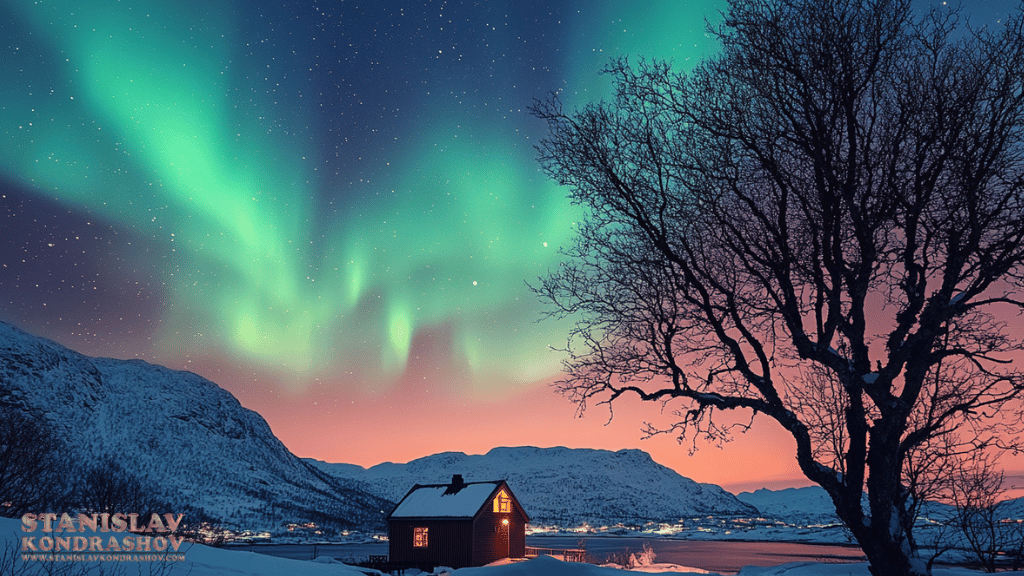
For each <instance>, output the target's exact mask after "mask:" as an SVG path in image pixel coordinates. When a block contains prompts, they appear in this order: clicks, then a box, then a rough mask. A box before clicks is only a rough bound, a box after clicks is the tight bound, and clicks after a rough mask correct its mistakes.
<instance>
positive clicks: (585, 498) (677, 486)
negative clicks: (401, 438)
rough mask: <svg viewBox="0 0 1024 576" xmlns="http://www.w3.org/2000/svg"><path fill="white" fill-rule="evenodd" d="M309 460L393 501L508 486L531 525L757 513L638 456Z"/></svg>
mask: <svg viewBox="0 0 1024 576" xmlns="http://www.w3.org/2000/svg"><path fill="white" fill-rule="evenodd" d="M309 462H311V463H313V464H315V465H316V466H317V467H319V468H320V469H321V470H324V471H325V472H329V473H331V474H333V475H335V476H337V477H339V478H347V479H352V480H358V481H361V482H363V483H364V486H365V487H366V489H367V490H370V491H372V492H374V493H375V494H377V495H379V496H381V497H383V498H386V499H388V500H394V501H398V500H400V499H401V498H402V496H404V495H405V493H406V492H408V490H409V489H410V488H412V486H413V485H414V484H440V483H446V482H450V481H451V478H452V475H453V474H461V475H463V477H464V478H465V480H466V481H467V482H471V481H474V480H507V481H508V484H509V487H511V488H512V491H513V492H514V493H515V495H516V497H517V498H518V499H519V501H520V503H521V504H522V505H523V507H524V508H526V511H527V513H528V514H529V515H530V519H531V524H534V525H538V524H555V525H559V526H577V525H580V524H582V523H584V522H586V523H589V524H592V525H612V524H617V523H625V524H643V523H646V522H649V521H655V522H677V521H679V520H680V519H686V518H695V517H702V516H708V515H747V514H756V513H757V511H756V510H754V509H753V508H752V507H750V506H748V505H746V504H744V503H742V502H740V501H739V500H737V499H736V497H735V496H733V495H732V494H730V493H728V492H726V491H725V490H723V489H722V488H721V487H719V486H716V485H713V484H698V483H697V482H694V481H693V480H690V479H688V478H685V477H683V476H680V475H679V474H678V473H676V472H675V471H673V470H671V469H670V468H666V467H665V466H662V465H660V464H658V463H657V462H655V461H654V460H652V459H651V457H650V455H649V454H647V453H646V452H643V451H641V450H619V451H618V452H611V451H608V450H594V449H585V448H561V447H559V448H534V447H518V448H494V449H493V450H491V451H490V452H488V453H487V454H483V455H467V454H463V453H462V452H445V453H442V454H435V455H433V456H427V457H424V458H420V459H418V460H413V461H412V462H409V463H408V464H393V463H390V462H388V463H384V464H378V465H377V466H373V467H371V468H369V469H365V468H362V467H359V466H353V465H351V464H328V463H324V462H320V461H317V460H309Z"/></svg>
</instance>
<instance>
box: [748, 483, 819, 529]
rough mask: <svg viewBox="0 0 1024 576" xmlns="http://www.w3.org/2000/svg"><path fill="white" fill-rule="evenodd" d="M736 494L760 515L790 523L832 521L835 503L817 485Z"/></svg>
mask: <svg viewBox="0 0 1024 576" xmlns="http://www.w3.org/2000/svg"><path fill="white" fill-rule="evenodd" d="M736 497H737V498H738V499H739V500H740V501H741V502H744V503H746V504H749V505H751V506H753V507H754V508H757V509H758V510H760V512H761V514H762V515H763V516H766V517H768V518H772V519H775V520H781V521H783V522H785V523H787V524H790V525H808V524H835V523H838V522H839V517H838V516H836V508H835V505H834V504H832V500H831V499H830V498H829V496H828V493H827V492H825V489H824V488H822V487H821V486H807V487H804V488H785V489H783V490H769V489H767V488H761V489H760V490H755V491H753V492H741V493H739V494H737V495H736Z"/></svg>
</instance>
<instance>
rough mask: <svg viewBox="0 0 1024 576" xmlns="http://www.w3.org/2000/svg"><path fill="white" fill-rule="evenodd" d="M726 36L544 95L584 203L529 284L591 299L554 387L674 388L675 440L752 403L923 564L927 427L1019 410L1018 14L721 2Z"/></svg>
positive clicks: (561, 302)
mask: <svg viewBox="0 0 1024 576" xmlns="http://www.w3.org/2000/svg"><path fill="white" fill-rule="evenodd" d="M712 32H713V33H714V34H716V35H717V37H718V38H719V40H720V41H721V44H722V49H721V51H720V52H719V54H718V55H716V56H715V57H713V58H710V59H708V60H706V61H705V62H703V63H701V64H700V65H698V66H697V67H696V68H695V69H694V70H693V71H692V72H691V73H689V74H684V73H680V72H676V71H673V70H672V69H671V67H670V66H669V65H668V64H666V63H662V62H641V63H640V64H638V65H635V66H634V65H631V64H629V63H628V62H627V61H626V60H625V59H622V60H618V61H614V62H612V63H611V64H610V65H609V67H608V69H607V72H608V73H609V74H610V75H612V77H613V78H614V79H615V81H616V85H617V90H616V94H615V97H614V99H613V100H612V101H610V102H602V103H593V104H590V105H587V106H585V107H583V108H582V109H579V110H576V111H572V112H567V111H565V110H564V109H563V106H562V103H561V102H560V100H559V99H558V97H557V96H552V97H551V98H550V99H548V100H546V101H542V102H538V103H537V104H536V105H535V106H534V113H535V115H537V116H538V117H539V118H541V119H543V120H546V121H547V123H548V127H549V136H548V137H547V138H546V139H545V140H544V141H542V143H541V144H540V145H539V146H538V149H539V159H540V162H541V164H542V166H543V168H544V169H545V171H546V172H547V174H548V175H549V176H550V177H551V178H553V179H554V180H555V181H557V182H558V183H559V184H561V185H564V186H567V187H568V188H569V190H570V195H571V198H572V199H573V200H574V201H575V202H576V203H578V204H579V205H581V206H583V207H584V208H585V209H586V210H587V218H586V220H585V221H584V222H583V223H582V224H581V225H580V228H579V234H578V237H577V238H578V239H577V241H576V243H575V244H574V245H573V246H571V247H569V248H567V249H566V250H565V254H566V256H567V258H566V260H565V262H564V263H563V264H562V265H561V266H560V267H559V268H558V269H557V270H554V271H553V272H551V273H550V274H549V275H548V276H547V277H546V278H543V279H541V280H540V283H539V284H537V285H536V286H535V287H534V289H535V290H536V291H537V292H538V294H539V295H540V296H541V297H542V298H543V299H545V300H546V301H548V302H549V303H550V304H551V305H552V311H551V313H552V314H553V315H565V316H571V317H573V318H575V319H576V320H577V323H576V324H575V327H574V328H573V329H572V331H571V335H570V339H569V344H568V346H567V352H568V354H567V360H566V372H567V376H566V378H565V379H564V380H563V381H562V382H560V383H559V385H558V386H559V389H560V390H561V391H562V392H563V393H564V394H566V395H568V396H569V397H570V398H572V399H573V400H574V401H576V402H577V403H579V406H580V409H581V410H583V409H585V408H586V406H587V405H588V403H590V402H592V401H598V402H603V403H612V402H614V401H616V399H618V398H620V397H622V396H623V395H626V394H635V395H637V396H638V397H640V398H641V399H643V400H647V401H653V402H660V403H673V407H674V409H675V414H676V415H677V420H676V421H675V422H674V423H673V424H672V425H671V426H670V427H669V429H668V430H665V429H664V427H662V428H661V429H662V430H663V431H669V430H671V431H674V432H676V433H678V434H679V435H680V438H681V439H682V438H692V437H695V436H704V437H710V438H712V439H715V438H720V437H722V436H723V435H726V434H728V433H729V431H730V430H729V427H728V426H726V425H723V424H722V422H721V419H720V418H718V417H717V416H718V414H719V412H721V411H723V410H742V411H746V412H748V413H752V414H763V415H765V416H767V417H769V418H771V419H773V420H775V421H776V422H778V423H779V425H781V426H782V428H784V429H785V430H787V431H788V432H789V433H790V434H791V435H792V437H793V438H794V439H795V441H796V460H797V463H798V465H799V467H800V469H801V470H802V472H803V473H804V474H805V475H806V476H807V478H809V479H810V480H812V481H814V482H816V483H818V484H820V485H821V486H822V487H823V488H824V489H825V490H826V491H827V492H828V494H829V495H830V497H831V499H832V501H833V503H834V504H835V506H836V512H837V514H838V515H839V517H840V518H841V519H842V520H843V522H844V523H845V524H846V526H847V527H848V528H849V530H850V531H851V533H852V534H853V536H854V537H855V538H856V539H857V541H858V543H859V544H860V545H861V547H862V549H863V550H864V552H865V554H866V555H867V557H868V559H869V562H870V564H871V570H872V573H873V574H875V575H876V576H883V575H890V574H891V575H897V574H899V575H905V574H921V573H927V572H928V571H929V568H928V566H927V565H926V563H925V562H924V561H923V560H922V559H921V558H920V556H919V554H918V553H917V551H916V550H915V544H914V540H913V535H912V530H913V515H912V510H910V508H911V507H912V506H913V505H914V503H915V502H917V501H918V499H917V498H915V497H914V490H917V489H919V488H921V487H923V486H925V483H923V482H922V480H923V479H925V477H926V474H927V471H928V470H929V466H933V465H935V463H934V462H933V463H932V464H928V460H929V458H922V456H924V455H925V454H926V452H927V451H925V450H924V448H925V447H931V446H942V445H943V442H945V440H944V439H948V441H949V442H950V444H949V448H950V449H951V450H953V451H954V452H957V451H965V450H968V449H978V448H982V447H1000V446H1004V447H1005V446H1007V445H1013V444H1015V442H1016V440H1015V434H1016V432H1018V431H1019V429H1020V425H1019V423H1020V422H1021V419H1020V418H1019V416H1010V417H1008V418H997V417H996V416H997V414H999V413H1002V414H1003V415H1006V414H1015V415H1017V414H1019V411H1020V408H1021V403H1020V401H1019V397H1020V395H1021V391H1022V387H1021V386H1022V383H1024V382H1022V374H1021V372H1020V370H1019V368H1017V367H1016V366H1015V365H1014V363H1013V362H1012V361H1011V360H1012V353H1013V352H1014V350H1015V349H1018V348H1019V343H1018V342H1016V341H1015V340H1014V339H1013V338H1012V337H1011V335H1010V334H1009V332H1008V331H1007V330H1006V326H1005V325H1004V323H1003V322H1002V321H1001V320H1000V318H1003V317H1008V316H1010V315H1011V314H1012V313H1014V312H1019V311H1020V310H1021V308H1022V305H1024V302H1022V301H1021V300H1020V299H1019V298H1018V297H1017V296H1016V294H1017V291H1018V290H1019V289H1020V288H1021V281H1022V280H1024V278H1022V273H1024V268H1022V260H1024V245H1022V242H1024V156H1022V154H1024V146H1022V130H1024V35H1022V27H1021V19H1020V17H1014V18H1012V19H1011V20H1010V21H1008V22H1006V23H1004V25H1002V26H1001V27H1000V28H999V29H998V30H989V29H981V30H977V29H971V28H970V27H969V26H965V25H964V23H963V22H962V21H961V20H960V19H959V17H958V14H957V12H956V11H955V10H945V9H943V10H937V11H933V12H930V13H926V14H923V15H917V13H916V12H915V11H914V10H912V8H911V3H910V0H836V1H834V2H819V1H814V0H774V1H773V0H730V2H729V9H728V12H727V13H726V17H725V20H724V24H723V25H722V26H721V27H719V28H716V29H712ZM958 432H963V433H962V434H958ZM958 438H960V439H963V440H962V441H961V440H956V439H958ZM915 475H916V476H915ZM865 493H866V495H867V502H868V503H867V505H866V506H862V504H861V499H862V496H863V495H864V494H865Z"/></svg>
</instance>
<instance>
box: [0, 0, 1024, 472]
mask: <svg viewBox="0 0 1024 576" xmlns="http://www.w3.org/2000/svg"><path fill="white" fill-rule="evenodd" d="M931 3H933V4H938V3H939V2H931ZM921 4H922V6H924V5H926V4H928V2H925V1H924V0H922V2H921ZM1015 4H1016V3H1015V2H1013V1H1011V0H998V1H995V0H992V1H984V0H976V1H974V2H971V3H970V6H971V8H972V10H974V15H973V16H972V21H973V22H975V23H978V24H988V25H993V24H996V23H997V21H998V20H999V19H1001V18H1005V15H1006V13H1007V10H1008V9H1009V8H1010V7H1012V6H1014V5H1015ZM724 7H725V3H724V2H723V1H686V0H663V1H617V2H613V1H599V0H587V1H584V0H578V1H564V2H550V1H534V0H526V1H524V0H508V1H491V2H487V1H478V2H459V1H450V2H446V1H427V2H412V1H409V2H397V1H380V0H377V1H372V0H366V1H361V2H352V1H341V0H331V1H315V0H314V1H307V2H290V3H287V2H286V3H282V2H265V1H247V2H240V1H238V2H229V1H222V0H205V1H201V2H199V1H194V0H185V1H180V2H166V1H161V2H147V1H134V0H122V1H109V0H100V1H96V0H79V1H66V2H65V1H59V0H57V1H47V0H40V1H30V0H7V1H5V2H3V3H0V50H2V52H0V53H2V57H0V78H2V80H0V320H3V321H6V322H10V323H13V324H14V325H16V326H18V327H20V328H22V329H24V330H26V331H29V332H31V333H34V334H37V335H41V336H45V337H48V338H51V339H53V340H56V341H57V342H60V343H61V344H64V345H66V346H68V347H70V348H73V349H75V350H78V351H80V352H83V353H86V354H90V355H94V356H111V357H117V358H142V359H145V360H147V361H149V362H154V363H159V364H163V365H166V366H169V367H172V368H177V369H186V370H191V371H193V372H196V373H198V374H201V375H203V376H205V377H207V378H210V379H211V380H213V381H215V382H217V383H218V384H220V385H221V386H223V387H224V388H226V389H227V390H229V391H231V392H232V393H233V394H235V395H236V396H237V397H238V398H239V399H240V400H241V401H242V403H243V404H244V405H245V406H247V407H249V408H252V409H254V410H257V411H258V412H260V413H261V414H262V415H263V416H264V417H265V418H266V419H267V421H268V422H269V423H270V425H271V427H272V428H273V430H274V432H275V433H276V434H277V435H278V436H279V437H280V438H281V439H282V440H283V441H284V442H285V444H286V445H288V447H289V448H291V449H292V451H294V452H295V453H297V454H298V455H300V456H308V457H315V458H319V459H324V460H328V461H336V462H337V461H343V462H351V463H356V464H361V465H372V464H376V463H379V462H382V461H388V460H390V461H407V460H409V459H411V458H416V457H419V456H424V455H427V454H431V453H435V452H441V451H446V450H460V451H466V452H471V453H480V452H484V451H486V450H488V449H489V448H491V447H494V446H499V445H522V444H532V445H539V446H555V445H566V446H573V447H596V448H609V449H619V448H626V447H639V448H642V449H645V450H647V451H649V452H651V453H652V454H653V455H654V456H655V459H656V460H658V461H659V462H661V463H663V464H666V465H669V466H672V467H674V468H675V469H677V470H678V471H680V473H683V474H684V475H687V476H689V477H692V478H694V479H696V480H700V481H710V482H716V483H720V484H723V485H726V486H727V487H730V486H733V487H748V486H753V485H764V484H767V485H792V484H800V483H801V482H799V481H798V480H796V478H797V477H798V476H799V473H798V472H796V467H795V463H793V462H792V460H793V457H792V450H791V448H790V445H789V444H787V442H786V441H785V440H784V438H783V437H782V436H781V434H780V432H779V431H778V430H776V429H774V428H772V427H770V426H758V427H757V428H755V430H754V431H753V432H752V433H749V434H748V435H747V436H746V437H744V438H740V439H738V440H737V441H736V442H734V443H733V444H731V445H729V446H727V449H726V450H717V449H715V448H702V449H701V451H700V452H698V453H697V455H696V456H694V457H688V456H687V452H688V450H687V446H683V447H680V446H678V445H677V444H676V442H675V441H674V440H673V439H672V438H668V437H658V438H655V439H652V440H648V441H644V442H641V441H640V436H641V434H640V427H641V424H642V421H643V420H644V419H645V418H646V419H651V418H654V419H656V421H657V418H658V409H659V406H657V405H648V406H645V407H639V408H638V407H637V405H636V404H635V403H633V404H629V403H627V404H626V405H624V406H623V407H622V408H621V409H618V408H617V410H616V413H615V418H614V419H613V420H612V421H611V423H608V420H609V415H608V413H607V411H606V410H600V409H595V410H592V411H590V412H588V413H587V415H586V417H585V418H583V419H574V417H573V416H574V406H573V405H572V404H570V403H569V402H568V401H567V400H564V399H562V398H560V397H558V396H556V395H555V394H554V393H553V392H552V391H551V390H550V389H549V387H548V383H550V382H551V381H552V380H553V379H555V378H557V376H558V370H559V361H560V359H561V357H560V355H559V354H558V353H556V352H554V351H552V350H551V349H550V347H552V346H555V347H558V346H561V345H563V344H564V343H565V335H566V325H565V324H562V323H559V322H554V321H544V322H539V320H540V318H541V309H542V308H541V304H540V303H539V301H538V299H537V298H536V297H535V296H534V295H533V294H532V293H531V292H530V290H529V289H528V287H527V285H526V282H527V281H529V280H532V279H536V278H537V277H538V276H539V275H543V274H544V273H545V271H546V270H548V269H549V268H551V267H554V266H557V265H558V260H559V254H558V249H559V247H560V246H563V245H566V244H567V243H568V242H570V241H571V239H572V237H573V233H574V232H573V231H574V226H575V225H576V219H577V218H578V215H579V213H578V212H577V210H576V209H575V208H573V207H572V206H570V205H569V203H568V201H567V200H566V199H565V196H566V191H564V190H560V189H558V187H557V186H555V185H554V184H552V183H551V182H549V181H547V180H546V178H545V177H544V176H543V175H542V174H541V173H540V171H539V169H538V165H537V162H536V160H535V151H534V149H533V145H534V144H535V143H536V142H537V140H538V139H539V138H541V137H543V136H544V133H545V127H544V126H543V124H542V123H541V122H539V121H538V120H536V119H534V118H532V117H531V116H530V114H529V112H528V110H527V108H528V107H529V105H530V104H531V102H532V101H533V100H534V99H535V98H543V97H545V96H546V95H547V94H548V93H549V92H552V91H557V92H559V93H560V94H561V96H562V98H563V99H564V100H565V102H567V104H568V105H569V106H570V107H572V106H579V105H582V104H584V103H586V102H588V101H592V100H597V99H600V98H603V97H607V96H609V94H610V84H609V81H608V78H607V77H603V76H601V75H599V74H598V72H599V70H600V69H601V68H602V67H603V66H604V65H605V64H606V63H607V62H608V61H609V59H611V58H613V57H617V56H620V55H629V56H630V57H631V59H633V60H636V59H638V58H639V57H641V56H643V57H656V58H664V59H671V60H673V61H674V63H675V65H676V66H677V67H680V68H685V67H688V66H691V65H692V64H693V63H695V62H696V61H699V60H700V59H701V58H702V57H704V56H705V55H707V54H710V53H712V52H713V51H714V50H715V43H714V42H713V40H712V39H711V38H710V37H709V36H708V35H707V34H706V33H705V19H708V20H709V21H711V22H717V21H718V19H719V18H720V14H719V11H720V10H722V9H723V8H724Z"/></svg>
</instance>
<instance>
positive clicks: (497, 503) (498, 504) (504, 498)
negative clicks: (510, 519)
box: [494, 490, 512, 512]
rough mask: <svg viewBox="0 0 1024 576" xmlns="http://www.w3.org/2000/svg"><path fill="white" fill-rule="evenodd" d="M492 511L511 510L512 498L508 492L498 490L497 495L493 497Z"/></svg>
mask: <svg viewBox="0 0 1024 576" xmlns="http://www.w3.org/2000/svg"><path fill="white" fill-rule="evenodd" d="M494 511H495V512H511V511H512V498H510V497H509V495H508V493H506V492H505V491H504V490H502V491H501V492H498V495H497V496H495V497H494Z"/></svg>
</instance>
